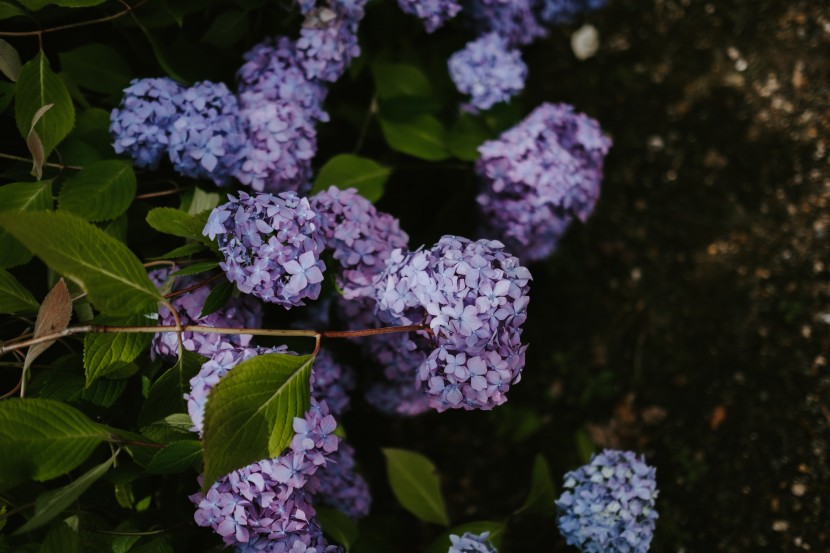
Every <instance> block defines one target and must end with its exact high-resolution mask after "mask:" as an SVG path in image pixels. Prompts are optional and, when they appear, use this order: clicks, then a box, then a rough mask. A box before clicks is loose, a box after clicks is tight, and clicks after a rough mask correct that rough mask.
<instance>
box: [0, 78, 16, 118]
mask: <svg viewBox="0 0 830 553" xmlns="http://www.w3.org/2000/svg"><path fill="white" fill-rule="evenodd" d="M13 99H14V83H10V82H6V81H0V114H2V113H5V112H6V108H7V107H9V104H11V103H12V100H13Z"/></svg>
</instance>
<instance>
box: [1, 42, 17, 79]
mask: <svg viewBox="0 0 830 553" xmlns="http://www.w3.org/2000/svg"><path fill="white" fill-rule="evenodd" d="M20 67H21V65H20V54H18V53H17V50H15V49H14V46H12V45H11V44H9V43H8V42H6V41H5V40H2V39H0V73H3V75H5V76H6V78H7V79H9V80H10V81H17V77H18V75H20Z"/></svg>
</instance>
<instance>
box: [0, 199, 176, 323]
mask: <svg viewBox="0 0 830 553" xmlns="http://www.w3.org/2000/svg"><path fill="white" fill-rule="evenodd" d="M0 226H3V227H5V229H6V230H7V231H8V232H10V233H11V234H12V235H13V236H14V237H15V238H17V239H18V240H20V242H22V243H23V245H24V246H26V247H27V248H28V249H29V250H31V251H32V252H34V253H35V254H36V255H37V256H38V257H40V258H41V259H42V260H43V261H44V262H45V263H46V264H47V265H49V267H51V268H52V269H54V270H56V271H58V272H59V273H61V274H63V275H65V276H67V277H69V278H71V279H72V280H73V281H75V282H76V283H78V285H79V286H80V287H81V288H82V289H83V290H84V291H85V292H86V293H87V295H88V297H89V299H90V301H91V302H92V303H93V304H95V306H96V307H97V308H98V309H99V310H101V311H102V312H103V313H105V314H108V315H114V316H117V315H132V314H134V313H146V312H148V311H151V310H154V309H155V304H156V302H158V301H160V300H161V296H160V294H159V292H158V290H156V287H155V286H154V285H153V283H152V282H151V281H150V279H149V278H148V277H147V273H146V271H145V270H144V267H143V266H142V264H141V262H140V261H139V260H138V258H136V256H135V254H133V253H132V252H131V251H130V250H129V249H128V248H127V246H125V245H124V244H122V243H121V242H119V241H118V240H116V239H115V238H113V237H112V236H109V235H107V233H105V232H104V231H102V230H101V229H99V228H98V227H96V226H95V225H93V224H91V223H88V222H86V221H84V220H83V219H81V218H80V217H78V216H77V215H72V214H70V213H61V212H50V211H39V212H20V213H0Z"/></svg>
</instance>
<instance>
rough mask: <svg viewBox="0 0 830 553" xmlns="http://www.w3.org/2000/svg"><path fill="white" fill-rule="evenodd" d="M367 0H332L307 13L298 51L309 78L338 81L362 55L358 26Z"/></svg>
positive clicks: (298, 42)
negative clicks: (354, 60)
mask: <svg viewBox="0 0 830 553" xmlns="http://www.w3.org/2000/svg"><path fill="white" fill-rule="evenodd" d="M365 4H366V1H365V0H331V1H330V2H329V6H324V7H320V8H315V9H313V10H311V11H310V12H308V14H307V15H306V19H305V22H304V23H303V27H302V29H301V30H300V38H299V39H297V51H298V55H299V57H300V60H301V63H302V65H303V67H304V68H305V74H306V77H307V78H308V79H311V80H320V81H328V82H335V81H336V80H337V79H339V78H340V76H341V75H342V74H343V73H344V72H345V71H346V68H347V67H348V66H349V63H351V61H352V59H353V58H356V57H357V56H359V55H360V46H359V45H358V43H357V28H358V25H359V24H360V20H361V19H363V6H364V5H365Z"/></svg>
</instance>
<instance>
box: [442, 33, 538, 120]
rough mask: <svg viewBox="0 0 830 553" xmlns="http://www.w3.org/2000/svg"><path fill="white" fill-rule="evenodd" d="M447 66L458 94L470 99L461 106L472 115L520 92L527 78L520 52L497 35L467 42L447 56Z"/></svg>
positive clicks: (487, 35)
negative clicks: (448, 57)
mask: <svg viewBox="0 0 830 553" xmlns="http://www.w3.org/2000/svg"><path fill="white" fill-rule="evenodd" d="M448 65H449V69H450V77H452V80H453V82H454V83H455V86H456V88H457V89H458V91H459V92H461V93H462V94H469V95H470V97H471V98H470V102H469V103H468V104H465V105H464V106H462V107H463V108H464V109H467V110H469V111H472V112H476V111H478V110H487V109H490V108H491V107H493V105H494V104H497V103H499V102H506V101H507V100H509V99H510V98H512V97H513V96H514V95H516V94H518V93H519V92H521V90H522V89H523V88H524V86H525V78H526V77H527V65H525V63H524V61H522V53H521V52H520V51H519V50H518V49H515V48H510V47H509V46H508V44H507V41H505V39H504V38H503V37H502V36H501V35H499V34H497V33H489V34H486V35H484V36H482V37H480V38H478V39H477V40H474V41H472V42H469V43H468V44H467V46H465V47H464V49H463V50H460V51H458V52H456V53H455V54H453V55H452V56H450V60H449V63H448Z"/></svg>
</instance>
